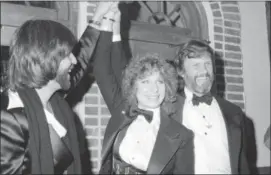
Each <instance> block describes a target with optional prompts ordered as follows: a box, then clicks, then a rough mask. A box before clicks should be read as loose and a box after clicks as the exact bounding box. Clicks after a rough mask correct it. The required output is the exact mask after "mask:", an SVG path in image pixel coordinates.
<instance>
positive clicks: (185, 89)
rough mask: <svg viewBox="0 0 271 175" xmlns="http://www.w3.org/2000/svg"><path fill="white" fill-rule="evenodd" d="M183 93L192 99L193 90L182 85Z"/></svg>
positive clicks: (188, 98)
mask: <svg viewBox="0 0 271 175" xmlns="http://www.w3.org/2000/svg"><path fill="white" fill-rule="evenodd" d="M184 93H185V97H186V99H187V100H192V98H193V92H191V91H190V90H189V89H188V88H187V87H184Z"/></svg>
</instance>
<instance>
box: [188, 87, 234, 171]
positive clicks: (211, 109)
mask: <svg viewBox="0 0 271 175" xmlns="http://www.w3.org/2000/svg"><path fill="white" fill-rule="evenodd" d="M184 91H185V95H186V99H185V103H184V108H183V124H184V125H185V126H186V127H187V128H189V129H191V130H192V131H193V132H194V134H195V137H194V146H195V174H231V166H230V157H229V149H228V138H227V131H226V126H225V121H224V118H223V115H222V113H221V110H220V107H219V105H218V103H217V101H216V99H215V98H213V100H212V103H211V105H210V106H209V105H207V104H205V103H199V105H198V106H194V105H193V104H192V97H193V93H192V92H191V91H189V90H188V89H187V88H185V89H184Z"/></svg>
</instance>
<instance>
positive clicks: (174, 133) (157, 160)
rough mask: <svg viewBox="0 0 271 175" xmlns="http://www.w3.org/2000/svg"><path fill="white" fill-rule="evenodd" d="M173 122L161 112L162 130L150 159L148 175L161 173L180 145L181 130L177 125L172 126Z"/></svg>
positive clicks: (159, 132)
mask: <svg viewBox="0 0 271 175" xmlns="http://www.w3.org/2000/svg"><path fill="white" fill-rule="evenodd" d="M172 121H173V120H172ZM172 121H171V119H170V118H168V116H165V115H163V114H162V112H161V124H160V129H159V131H158V135H157V138H156V142H155V145H154V149H153V152H152V155H151V158H150V162H149V165H148V169H147V174H159V173H161V172H162V170H163V169H164V168H165V166H166V165H167V164H168V162H169V161H170V159H171V158H172V156H173V155H174V154H175V152H176V151H177V149H178V147H179V145H180V142H181V138H180V137H179V135H180V133H179V129H178V128H177V127H175V125H170V123H171V122H172Z"/></svg>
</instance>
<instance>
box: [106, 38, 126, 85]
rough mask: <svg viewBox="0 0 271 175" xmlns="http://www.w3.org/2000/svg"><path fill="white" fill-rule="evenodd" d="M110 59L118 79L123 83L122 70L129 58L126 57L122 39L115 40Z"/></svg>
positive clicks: (119, 82)
mask: <svg viewBox="0 0 271 175" xmlns="http://www.w3.org/2000/svg"><path fill="white" fill-rule="evenodd" d="M110 60H111V65H112V70H113V73H114V75H115V77H116V80H117V82H118V84H119V85H121V81H122V78H123V76H122V72H123V70H124V69H125V67H126V65H127V64H128V59H127V58H126V55H125V52H124V49H123V46H122V42H121V41H117V42H113V45H112V51H111V59H110Z"/></svg>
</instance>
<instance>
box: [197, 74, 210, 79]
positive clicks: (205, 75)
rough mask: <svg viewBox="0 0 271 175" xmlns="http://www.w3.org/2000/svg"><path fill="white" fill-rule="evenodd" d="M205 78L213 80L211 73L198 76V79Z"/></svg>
mask: <svg viewBox="0 0 271 175" xmlns="http://www.w3.org/2000/svg"><path fill="white" fill-rule="evenodd" d="M204 77H208V78H211V75H210V74H209V73H204V74H199V75H197V76H196V78H204Z"/></svg>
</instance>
